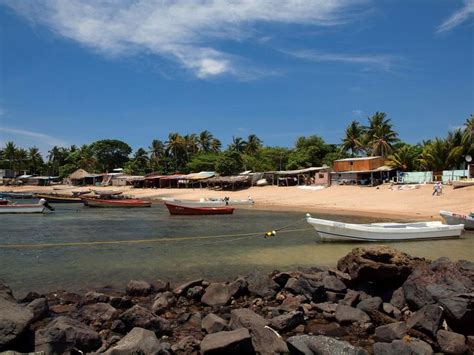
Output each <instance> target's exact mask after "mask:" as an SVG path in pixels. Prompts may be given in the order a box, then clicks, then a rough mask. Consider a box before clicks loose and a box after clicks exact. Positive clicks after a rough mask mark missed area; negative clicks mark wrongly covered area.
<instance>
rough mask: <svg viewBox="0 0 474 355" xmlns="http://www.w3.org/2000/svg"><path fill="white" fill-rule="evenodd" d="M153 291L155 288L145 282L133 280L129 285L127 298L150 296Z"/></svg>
mask: <svg viewBox="0 0 474 355" xmlns="http://www.w3.org/2000/svg"><path fill="white" fill-rule="evenodd" d="M152 291H153V286H152V285H151V284H150V283H149V282H146V281H144V280H131V281H129V283H128V284H127V287H126V289H125V293H126V294H127V296H148V295H149V294H150V293H151V292H152Z"/></svg>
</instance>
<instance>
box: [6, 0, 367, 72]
mask: <svg viewBox="0 0 474 355" xmlns="http://www.w3.org/2000/svg"><path fill="white" fill-rule="evenodd" d="M0 1H2V2H3V3H5V4H6V5H7V6H10V7H11V8H13V9H14V10H15V11H16V12H17V13H19V14H21V15H23V16H24V17H26V18H28V19H29V20H30V21H31V22H32V23H33V24H35V25H36V24H41V25H46V26H47V27H48V28H49V29H50V30H51V31H53V32H54V33H56V34H58V35H60V36H62V37H65V38H68V39H71V40H74V41H77V42H79V43H80V44H82V45H84V46H86V47H89V48H92V49H94V50H96V51H98V52H100V53H102V54H105V55H107V56H120V55H130V54H134V53H140V52H144V53H153V54H155V55H158V56H160V57H162V58H166V59H171V60H175V61H177V62H178V63H179V64H180V65H181V66H183V67H184V68H185V69H187V70H190V71H191V72H192V73H194V74H195V75H196V76H197V77H199V78H208V77H215V76H218V75H223V74H232V75H239V74H241V72H242V71H243V72H244V74H245V69H242V68H240V67H239V61H238V60H236V59H238V58H237V57H235V56H233V55H231V54H229V53H226V52H224V51H220V50H218V49H217V48H216V47H217V44H216V42H217V41H223V40H238V41H242V40H248V39H254V40H255V42H257V43H258V38H253V35H254V33H253V31H252V27H253V25H255V24H256V23H262V22H273V23H284V24H311V25H316V26H334V25H340V24H344V23H346V22H348V21H350V20H351V19H352V17H353V16H356V14H355V12H354V10H355V9H356V7H357V6H358V5H360V4H362V3H365V2H367V1H369V0H331V1H328V0H279V1H278V2H277V3H278V5H276V3H275V1H272V0H234V1H228V0H174V1H172V0H135V1H131V0H122V1H112V0H104V1H95V0H74V1H67V0H42V1H40V0H38V1H30V0H16V1H8V2H7V1H6V0H0ZM247 74H248V73H247Z"/></svg>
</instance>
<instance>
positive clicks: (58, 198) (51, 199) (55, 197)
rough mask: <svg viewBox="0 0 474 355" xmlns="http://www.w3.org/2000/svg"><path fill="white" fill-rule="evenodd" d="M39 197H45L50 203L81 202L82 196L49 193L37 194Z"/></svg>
mask: <svg viewBox="0 0 474 355" xmlns="http://www.w3.org/2000/svg"><path fill="white" fill-rule="evenodd" d="M36 197H37V198H44V199H45V200H46V201H48V202H50V203H81V202H82V201H81V198H80V197H73V196H60V195H49V194H36Z"/></svg>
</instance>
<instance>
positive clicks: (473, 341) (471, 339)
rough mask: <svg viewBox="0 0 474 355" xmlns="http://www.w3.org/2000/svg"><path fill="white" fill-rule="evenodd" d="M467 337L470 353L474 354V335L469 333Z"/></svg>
mask: <svg viewBox="0 0 474 355" xmlns="http://www.w3.org/2000/svg"><path fill="white" fill-rule="evenodd" d="M466 339H467V347H468V348H469V354H474V336H472V335H468V336H467V337H466Z"/></svg>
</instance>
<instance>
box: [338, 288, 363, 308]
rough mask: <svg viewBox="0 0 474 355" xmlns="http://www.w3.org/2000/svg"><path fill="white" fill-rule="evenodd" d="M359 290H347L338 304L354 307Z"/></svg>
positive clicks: (357, 300) (358, 296)
mask: <svg viewBox="0 0 474 355" xmlns="http://www.w3.org/2000/svg"><path fill="white" fill-rule="evenodd" d="M359 298H360V292H358V291H354V290H347V292H346V294H345V296H344V298H343V299H342V300H340V301H339V303H340V304H343V305H346V306H350V307H354V306H355V305H356V304H357V303H359Z"/></svg>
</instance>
